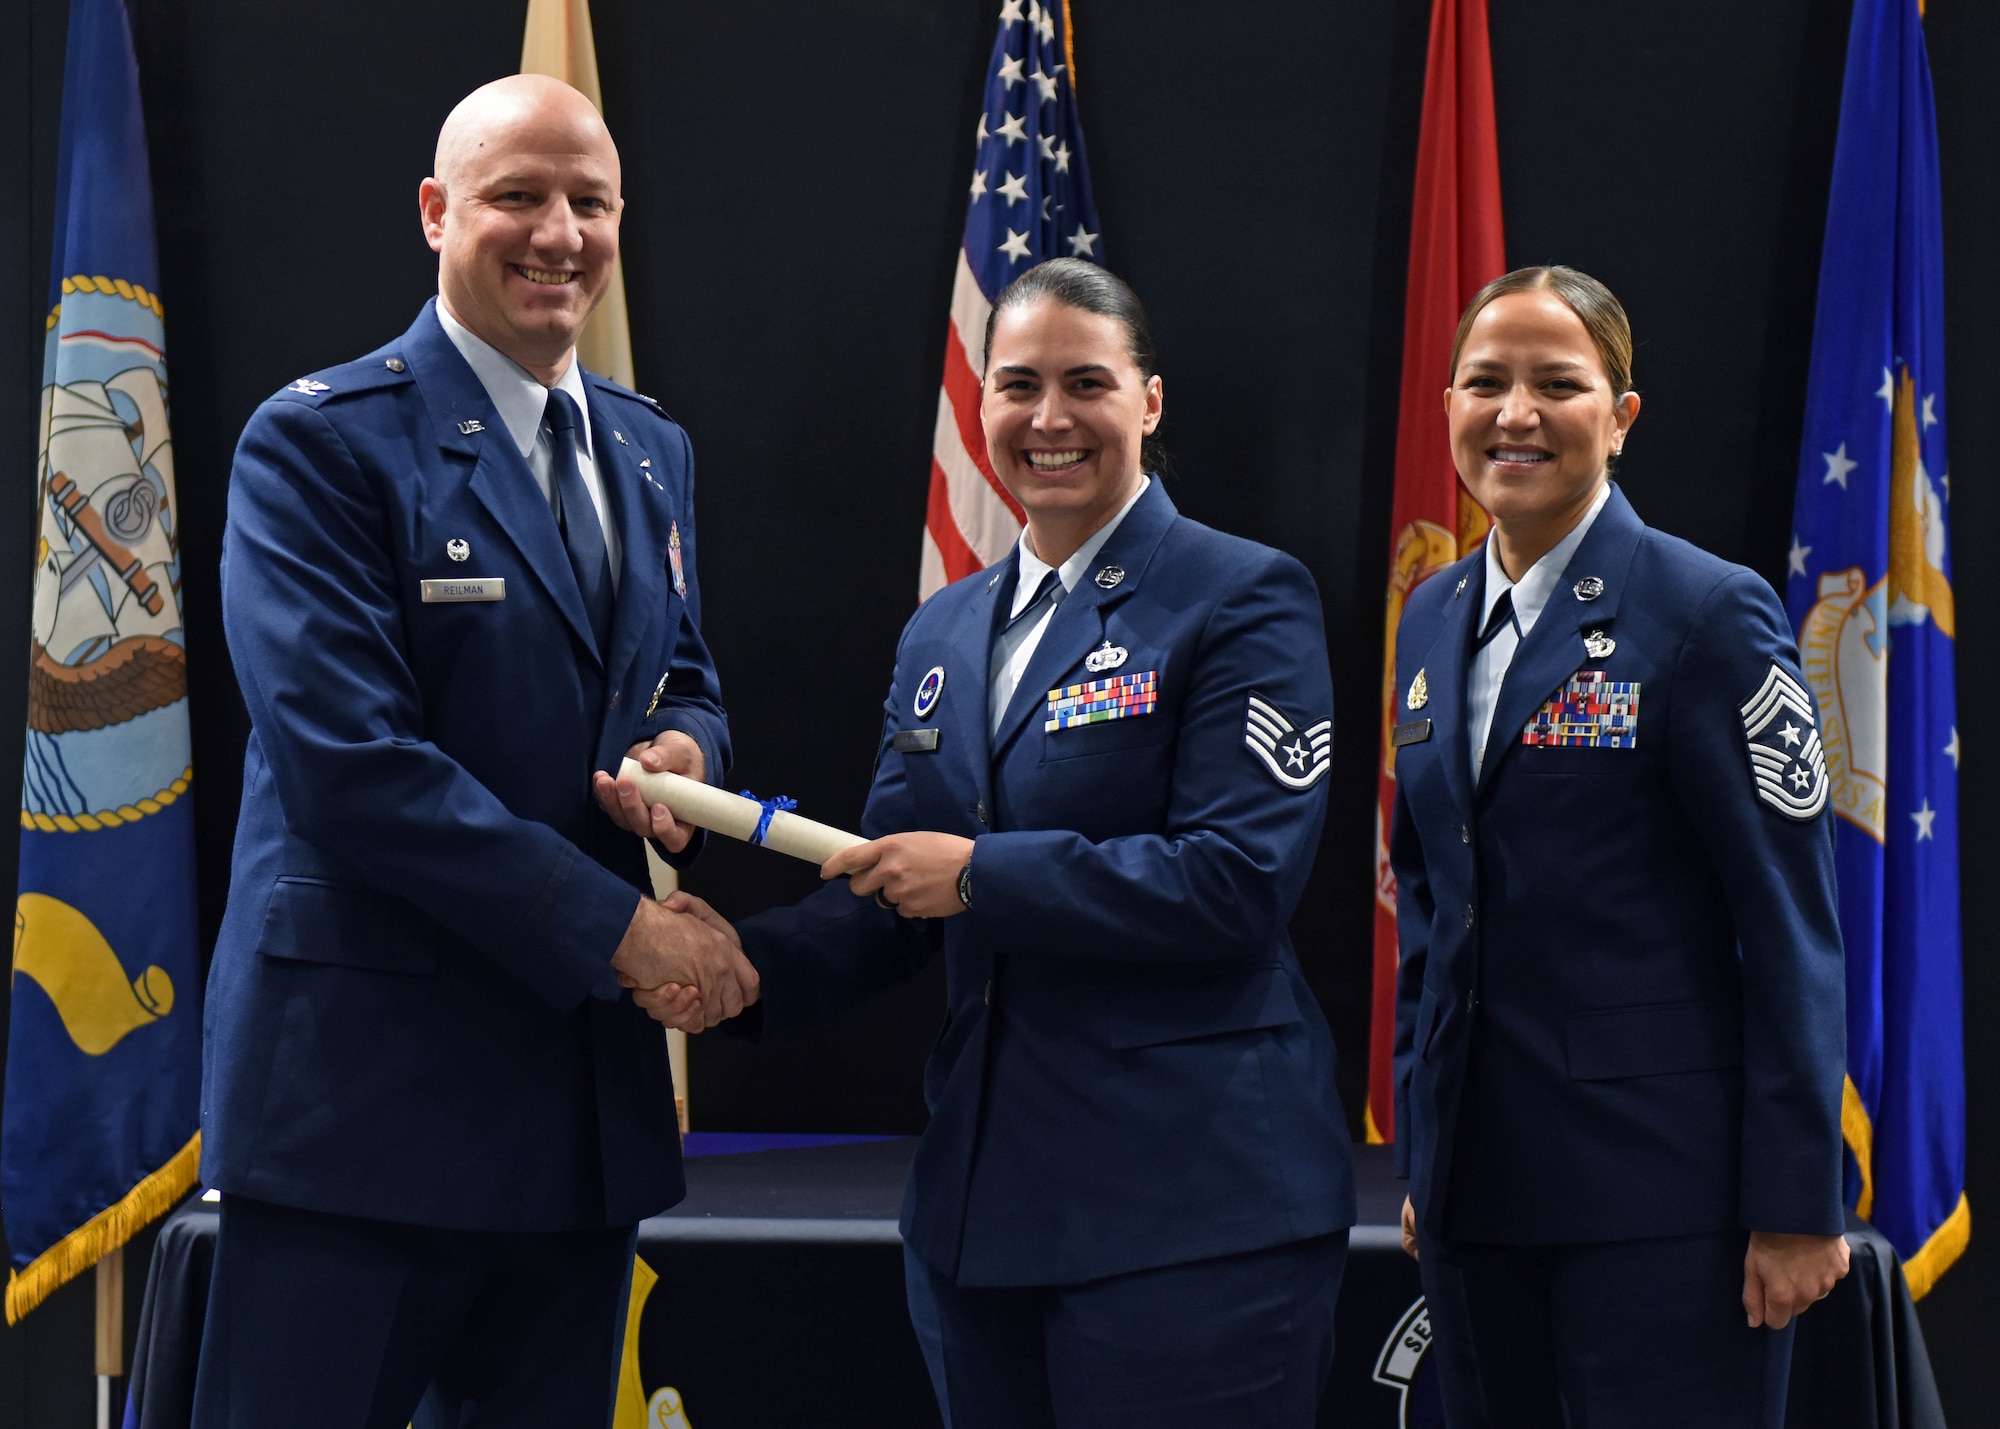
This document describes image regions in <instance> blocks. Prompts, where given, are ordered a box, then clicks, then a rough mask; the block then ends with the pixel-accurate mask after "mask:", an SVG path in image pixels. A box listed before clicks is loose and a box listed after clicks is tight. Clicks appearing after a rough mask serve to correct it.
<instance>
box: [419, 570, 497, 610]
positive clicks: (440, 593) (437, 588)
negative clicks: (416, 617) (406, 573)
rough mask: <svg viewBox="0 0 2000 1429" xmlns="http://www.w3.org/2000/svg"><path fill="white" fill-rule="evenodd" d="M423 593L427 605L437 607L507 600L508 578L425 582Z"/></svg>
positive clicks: (475, 578)
mask: <svg viewBox="0 0 2000 1429" xmlns="http://www.w3.org/2000/svg"><path fill="white" fill-rule="evenodd" d="M423 593H424V603H425V604H426V605H435V604H437V603H439V602H440V601H444V602H450V601H459V600H505V599H506V598H507V578H506V577H505V576H475V577H473V578H472V579H471V580H456V581H425V582H424V583H423Z"/></svg>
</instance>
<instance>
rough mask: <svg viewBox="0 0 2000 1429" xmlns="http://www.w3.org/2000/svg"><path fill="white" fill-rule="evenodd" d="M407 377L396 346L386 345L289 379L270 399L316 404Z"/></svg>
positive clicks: (372, 389)
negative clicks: (362, 355) (335, 365)
mask: <svg viewBox="0 0 2000 1429" xmlns="http://www.w3.org/2000/svg"><path fill="white" fill-rule="evenodd" d="M410 380H411V379H410V373H409V369H408V368H407V367H406V366H405V365H404V362H403V359H402V358H400V357H398V356H397V355H396V350H395V348H393V347H385V348H381V349H379V350H377V351H375V352H371V353H369V354H368V355H367V356H366V357H361V358H356V359H355V360H354V361H353V362H343V363H341V364H340V365H339V366H338V367H328V368H323V369H322V370H320V371H318V372H314V373H310V374H308V375H307V376H304V377H301V378H299V379H298V381H296V382H288V383H286V384H285V385H284V386H283V387H281V388H279V389H278V391H277V392H275V393H273V394H272V400H273V401H290V402H307V403H311V404H314V405H318V404H320V403H324V402H328V401H332V400H333V399H335V398H338V397H346V396H351V395H353V394H355V393H357V392H372V391H375V390H376V389H378V388H382V387H396V386H400V385H402V384H403V383H405V382H408V381H410Z"/></svg>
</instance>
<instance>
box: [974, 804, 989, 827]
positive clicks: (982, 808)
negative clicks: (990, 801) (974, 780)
mask: <svg viewBox="0 0 2000 1429" xmlns="http://www.w3.org/2000/svg"><path fill="white" fill-rule="evenodd" d="M973 812H974V813H976V814H977V815H979V822H980V823H982V824H983V823H985V822H986V801H985V800H984V799H981V800H980V801H979V804H978V807H976V808H975V809H974V810H973Z"/></svg>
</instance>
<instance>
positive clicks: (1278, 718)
mask: <svg viewBox="0 0 2000 1429" xmlns="http://www.w3.org/2000/svg"><path fill="white" fill-rule="evenodd" d="M1243 743H1244V745H1245V747H1246V748H1248V749H1249V751H1250V752H1251V753H1252V754H1254V755H1256V756H1257V759H1258V762H1259V763H1261V764H1262V765H1263V766H1264V767H1265V768H1266V769H1268V770H1269V771H1270V772H1271V777H1272V778H1273V779H1276V780H1277V781H1278V782H1279V783H1280V784H1282V785H1284V786H1285V787H1286V788H1287V789H1310V788H1312V786H1313V785H1315V784H1317V783H1319V781H1320V780H1321V779H1323V778H1325V777H1326V771H1327V770H1328V769H1330V768H1332V767H1333V721H1332V720H1330V719H1323V720H1321V721H1320V722H1319V723H1317V724H1315V725H1313V726H1312V727H1311V728H1309V729H1303V730H1302V729H1300V728H1299V727H1298V726H1296V725H1294V724H1293V723H1292V722H1291V721H1290V720H1289V719H1286V718H1285V716H1284V714H1283V712H1281V711H1280V710H1279V709H1278V707H1277V706H1276V705H1274V704H1272V703H1271V702H1270V701H1269V700H1266V699H1264V698H1263V697H1262V696H1260V695H1258V694H1257V693H1256V691H1254V690H1253V691H1251V694H1250V708H1249V711H1248V712H1247V713H1246V714H1245V715H1244V717H1243Z"/></svg>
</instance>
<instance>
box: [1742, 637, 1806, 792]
mask: <svg viewBox="0 0 2000 1429" xmlns="http://www.w3.org/2000/svg"><path fill="white" fill-rule="evenodd" d="M1743 736H1744V738H1745V739H1746V740H1748V741H1749V745H1750V774H1751V779H1752V782H1753V783H1754V785H1755V787H1756V790H1757V797H1758V798H1760V799H1762V800H1763V801H1764V802H1765V803H1766V804H1769V805H1770V806H1771V807H1772V808H1773V809H1775V810H1777V811H1778V812H1779V813H1781V814H1783V815H1784V816H1785V817H1786V818H1788V819H1797V820H1798V821H1799V822H1801V823H1803V822H1805V821H1806V820H1807V819H1812V818H1817V817H1818V816H1819V812H1820V810H1822V809H1824V808H1825V807H1826V750H1825V749H1824V748H1823V747H1822V746H1821V744H1820V739H1819V726H1818V722H1817V721H1816V720H1814V718H1813V703H1812V697H1811V696H1809V695H1808V694H1807V693H1806V692H1805V690H1804V689H1803V688H1802V687H1801V686H1800V685H1799V682H1798V681H1797V680H1795V679H1793V678H1792V677H1791V675H1790V674H1788V673H1787V672H1786V671H1785V668H1784V667H1783V666H1782V665H1778V664H1775V663H1774V664H1773V665H1772V666H1771V673H1770V674H1768V675H1766V676H1765V677H1764V683H1763V684H1762V685H1761V686H1760V687H1759V688H1758V690H1757V693H1756V694H1754V695H1752V696H1751V697H1750V698H1749V699H1748V700H1747V701H1745V702H1744V705H1743Z"/></svg>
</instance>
